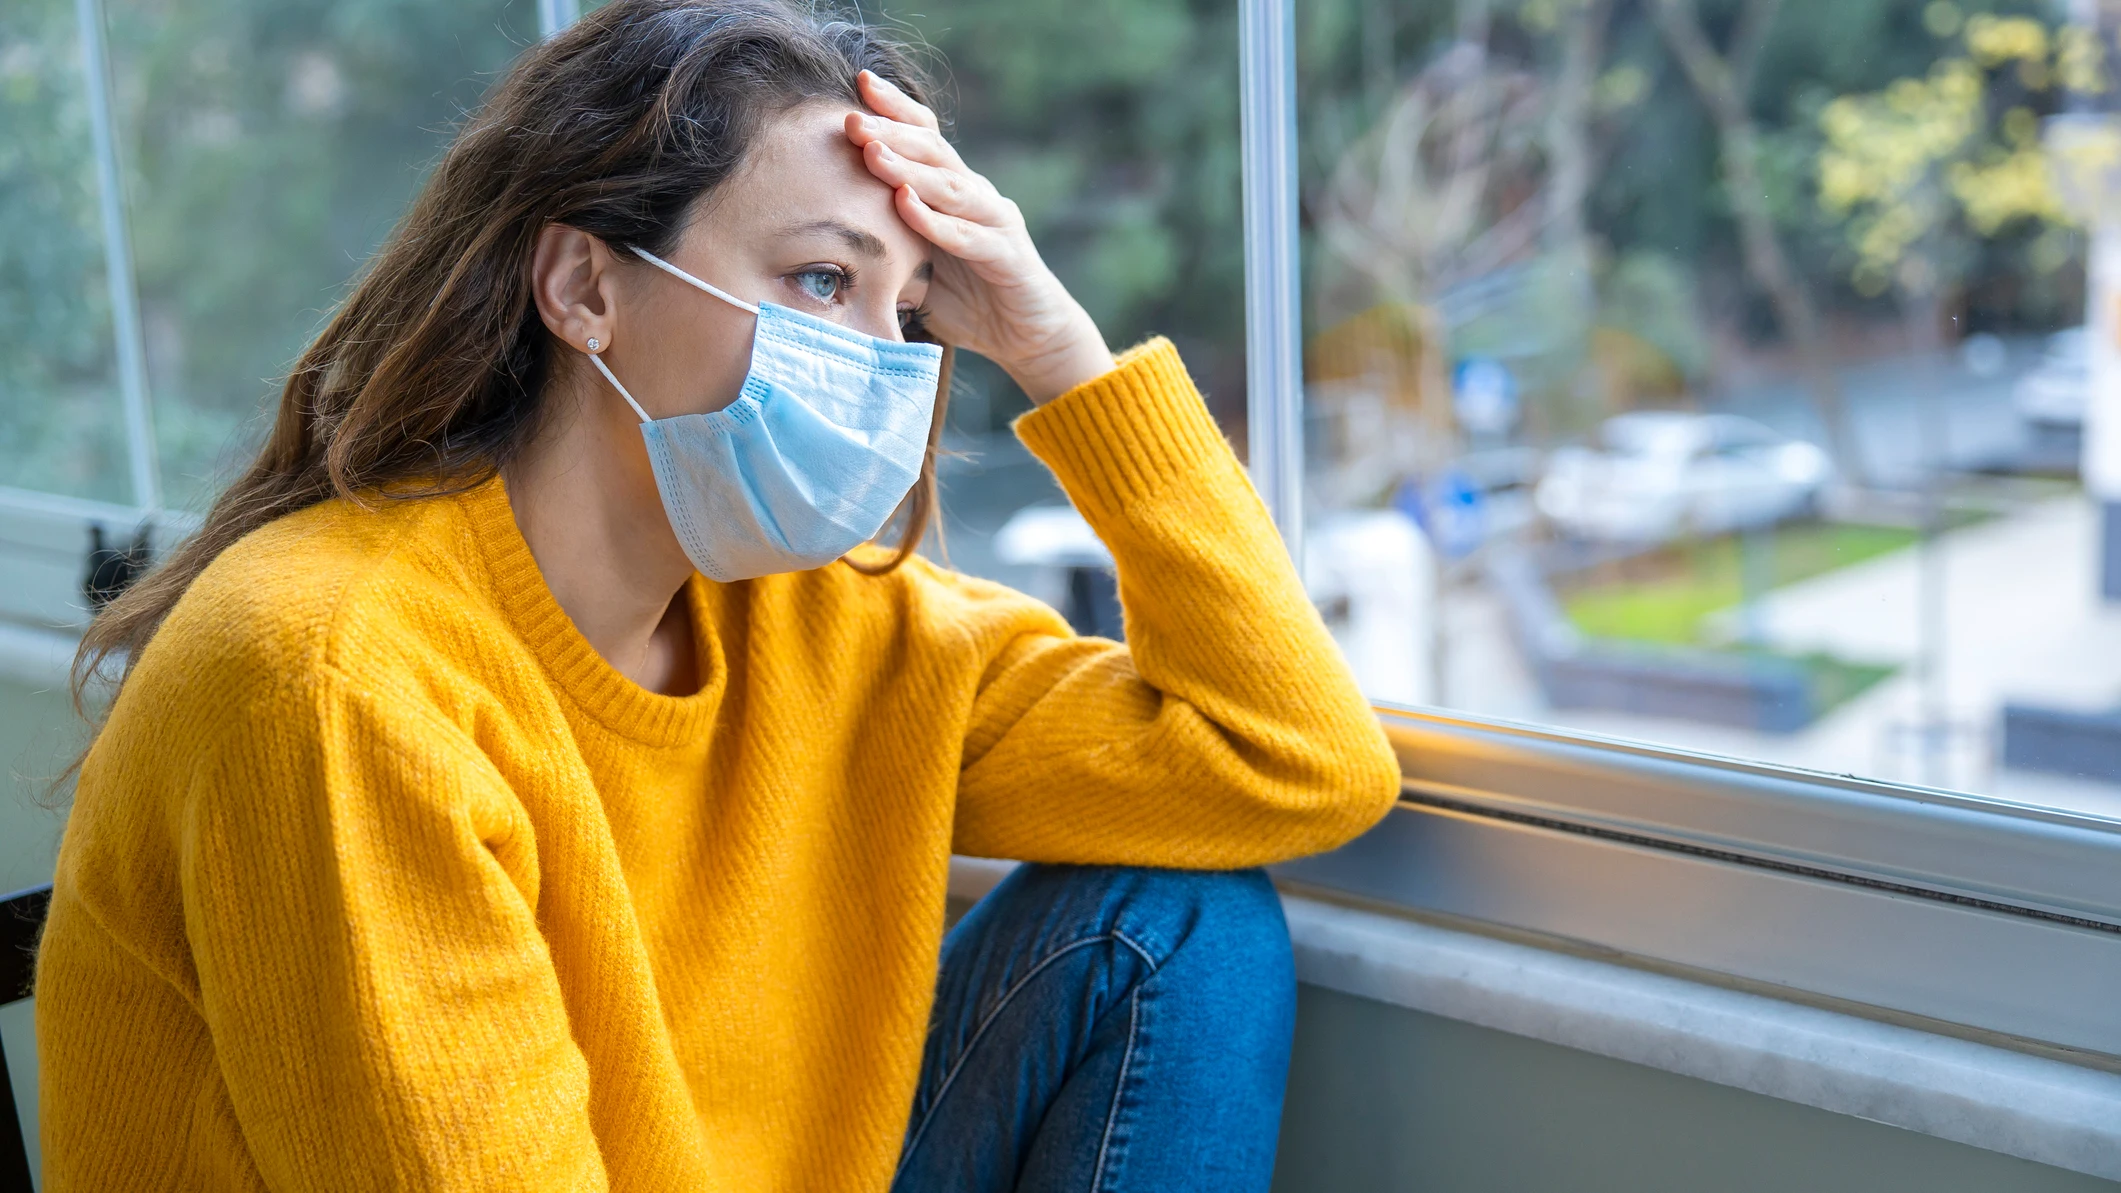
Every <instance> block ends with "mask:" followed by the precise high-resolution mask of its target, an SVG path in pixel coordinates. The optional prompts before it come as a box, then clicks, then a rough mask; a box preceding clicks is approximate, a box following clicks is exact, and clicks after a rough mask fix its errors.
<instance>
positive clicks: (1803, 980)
mask: <svg viewBox="0 0 2121 1193" xmlns="http://www.w3.org/2000/svg"><path fill="white" fill-rule="evenodd" d="M1378 714H1379V717H1380V718H1381V720H1382V721H1383V724H1384V726H1385V730H1386V733H1387V735H1388V736H1389V737H1390V738H1391V740H1392V743H1393V746H1394V748H1395V750H1396V751H1397V753H1398V755H1399V759H1400V766H1401V770H1402V773H1403V774H1404V776H1405V786H1404V788H1403V791H1402V795H1401V798H1400V801H1399V804H1398V805H1397V806H1396V807H1395V808H1394V809H1393V810H1392V811H1391V812H1390V813H1389V814H1387V816H1386V817H1385V819H1384V820H1383V821H1382V822H1381V823H1380V824H1378V825H1377V827H1375V828H1374V829H1372V830H1371V831H1370V832H1369V833H1367V834H1365V835H1364V836H1362V837H1361V838H1359V839H1357V840H1356V841H1354V842H1352V843H1350V844H1349V845H1347V846H1344V847H1343V848H1341V849H1339V850H1336V851H1334V852H1331V853H1327V854H1323V855H1320V856H1318V857H1314V858H1307V859H1304V860H1302V861H1298V862H1293V863H1289V864H1287V865H1284V866H1281V867H1278V868H1277V871H1276V873H1277V877H1280V878H1283V879H1285V880H1291V881H1295V882H1298V883H1301V884H1304V885H1307V886H1312V887H1317V888H1322V889H1325V890H1328V891H1333V892H1338V893H1341V894H1345V895H1353V896H1357V897H1359V898H1362V899H1366V900H1372V901H1377V902H1382V903H1386V904H1389V905H1391V906H1394V907H1398V908H1401V909H1405V910H1408V911H1412V912H1415V913H1419V914H1433V915H1441V916H1445V917H1448V918H1450V919H1452V920H1456V921H1464V922H1471V923H1477V924H1486V925H1491V926H1494V927H1497V928H1501V929H1505V930H1510V931H1517V932H1528V933H1532V934H1535V935H1537V936H1540V937H1545V938H1550V939H1553V940H1555V941H1556V942H1557V943H1561V944H1563V945H1564V946H1565V947H1577V948H1584V949H1588V950H1590V951H1592V952H1595V953H1598V954H1601V955H1618V956H1620V957H1622V958H1626V959H1631V960H1633V961H1635V962H1637V963H1643V964H1649V965H1651V966H1653V967H1676V968H1679V969H1682V970H1684V971H1687V972H1689V973H1693V974H1696V975H1698V976H1706V977H1711V978H1717V977H1720V978H1727V979H1730V980H1733V981H1736V982H1738V983H1740V984H1743V985H1748V986H1752V987H1758V988H1766V989H1771V990H1779V991H1782V992H1784V993H1786V994H1787V995H1789V996H1793V997H1798V998H1800V999H1804V998H1814V999H1824V1000H1829V1001H1831V1002H1833V1003H1835V1004H1837V1005H1847V1006H1855V1007H1869V1008H1874V1009H1876V1010H1877V1011H1879V1012H1882V1013H1886V1014H1888V1015H1889V1016H1894V1017H1901V1016H1912V1017H1915V1018H1917V1019H1920V1020H1923V1021H1929V1022H1933V1023H1936V1024H1940V1025H1955V1026H1956V1027H1959V1028H1964V1029H1970V1030H1972V1031H1974V1032H1978V1033H1992V1034H1994V1035H1995V1036H1998V1037H2006V1038H2009V1039H2011V1040H2016V1041H2029V1042H2032V1043H2034V1044H2038V1045H2045V1046H2051V1047H2054V1048H2060V1049H2065V1050H2070V1051H2073V1052H2079V1053H2084V1054H2087V1056H2086V1059H2088V1060H2092V1061H2093V1062H2094V1063H2100V1064H2105V1065H2113V1064H2121V1000H2117V999H2116V998H2114V991H2116V990H2121V824H2117V823H2115V822H2112V821H2105V820H2100V819H2098V818H2096V817H2088V816H2073V815H2070V814H2068V813H2063V812H2057V811H2050V810H2046V809H2040V808H2030V807H2019V806H2015V805H2009V804H2004V803H2001V802H1998V801H1993V800H1985V799H1982V798H1979V797H1976V796H1968V795H1960V794H1955V793H1951V792H1944V791H1930V790H1923V789H1915V788H1905V787H1897V786H1894V785H1892V784H1887V783H1874V782H1867V781H1864V780H1859V779H1853V778H1846V777H1840V776H1831V775H1823V774H1813V773H1809V772H1804V771H1796V770H1789V769H1784V768H1778V767H1772V766H1766V765H1761V764H1755V763H1748V762H1744V761H1739V760H1732V759H1722V758H1713V757H1708V756H1703V755H1694V754H1687V753H1684V752H1681V751H1676V750H1665V749H1657V748H1653V747H1647V746H1640V745H1635V744H1632V743H1626V742H1619V741H1608V740H1601V739H1597V738H1591V737H1584V736H1580V735H1574V734H1566V733H1559V732H1554V731H1550V730H1546V729H1541V728H1537V727H1533V726H1525V725H1517V724H1512V723H1509V722H1504V721H1496V720H1488V719H1484V718H1479V717H1473V716H1468V715H1464V714H1456V713H1444V712H1438V711H1417V710H1412V709H1402V708H1389V707H1381V708H1379V710H1378ZM2089 1054H2096V1056H2092V1055H2089Z"/></svg>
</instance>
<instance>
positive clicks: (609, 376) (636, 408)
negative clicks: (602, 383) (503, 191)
mask: <svg viewBox="0 0 2121 1193" xmlns="http://www.w3.org/2000/svg"><path fill="white" fill-rule="evenodd" d="M583 355H584V356H587V357H588V358H589V363H590V364H593V365H595V366H596V367H597V372H599V373H602V374H604V380H606V381H609V382H611V388H613V389H615V390H618V391H619V396H620V397H622V398H624V399H626V404H627V405H628V406H631V407H633V412H634V413H635V414H638V415H640V416H641V421H642V422H644V423H652V422H654V421H655V420H654V419H652V418H650V417H648V412H647V411H646V410H643V409H641V404H640V403H639V402H636V401H634V400H633V395H632V394H630V393H627V392H626V387H625V386H623V385H620V384H619V379H618V377H617V376H615V375H614V374H613V373H612V371H611V366H610V365H607V364H605V363H604V358H603V357H601V356H598V355H597V354H596V353H594V352H585V353H583Z"/></svg>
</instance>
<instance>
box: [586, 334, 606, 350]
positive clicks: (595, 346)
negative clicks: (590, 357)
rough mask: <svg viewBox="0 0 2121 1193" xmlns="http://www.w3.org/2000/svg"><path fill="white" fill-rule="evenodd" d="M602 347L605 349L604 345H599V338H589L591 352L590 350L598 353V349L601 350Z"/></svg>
mask: <svg viewBox="0 0 2121 1193" xmlns="http://www.w3.org/2000/svg"><path fill="white" fill-rule="evenodd" d="M601 347H603V345H602V344H599V343H597V338H596V337H595V336H591V337H589V350H590V351H591V352H595V351H596V350H597V349H599V348H601Z"/></svg>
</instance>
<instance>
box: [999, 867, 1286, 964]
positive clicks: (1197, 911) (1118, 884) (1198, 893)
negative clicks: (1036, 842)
mask: <svg viewBox="0 0 2121 1193" xmlns="http://www.w3.org/2000/svg"><path fill="white" fill-rule="evenodd" d="M1022 871H1023V872H1020V873H1019V874H1018V875H1016V876H1015V880H1016V881H1015V882H1014V883H1013V885H1017V886H1018V887H1019V893H1020V894H1021V895H1023V896H1028V897H1031V898H1036V899H1058V900H1066V901H1069V902H1076V903H1078V905H1081V906H1083V907H1084V910H1085V911H1086V912H1088V913H1089V914H1090V915H1091V916H1092V917H1093V918H1095V919H1096V920H1097V921H1098V922H1099V924H1100V926H1101V927H1102V929H1103V930H1105V931H1108V932H1110V933H1112V934H1113V935H1115V936H1117V937H1120V938H1122V939H1124V940H1126V941H1127V942H1128V943H1129V944H1130V945H1132V946H1134V947H1135V948H1138V949H1140V950H1142V951H1143V952H1145V953H1147V954H1148V955H1149V959H1150V960H1151V961H1152V963H1154V964H1156V965H1157V966H1159V967H1161V966H1163V965H1165V964H1167V963H1168V962H1169V961H1170V960H1171V959H1173V958H1174V957H1176V956H1177V955H1178V954H1179V953H1181V952H1185V953H1189V954H1193V955H1196V956H1200V955H1203V954H1205V955H1207V956H1202V960H1213V959H1220V960H1221V961H1224V962H1226V963H1229V964H1230V965H1232V966H1234V967H1235V968H1236V969H1240V970H1244V971H1247V972H1252V973H1257V974H1259V975H1260V976H1261V977H1264V978H1275V977H1278V976H1279V975H1280V973H1282V972H1289V973H1293V964H1292V962H1291V960H1290V958H1289V929H1288V924H1287V921H1286V920H1284V919H1283V918H1282V910H1281V898H1280V896H1279V895H1278V894H1276V892H1275V890H1274V884H1273V883H1272V882H1271V881H1269V880H1268V878H1267V875H1266V872H1265V871H1263V870H1257V869H1252V870H1171V869H1160V868H1153V867H1147V866H1050V865H1027V866H1025V867H1022ZM1290 980H1292V981H1293V977H1292V978H1291V979H1290Z"/></svg>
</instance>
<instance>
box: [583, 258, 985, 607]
mask: <svg viewBox="0 0 2121 1193" xmlns="http://www.w3.org/2000/svg"><path fill="white" fill-rule="evenodd" d="M633 251H634V252H635V253H636V254H638V255H639V256H640V257H641V259H642V260H644V261H647V262H648V263H649V264H651V265H653V266H655V267H656V268H658V269H661V270H663V271H664V272H665V273H668V274H671V275H672V276H674V277H677V278H679V279H681V280H683V281H685V282H688V283H690V284H692V285H693V286H696V287H698V288H699V289H701V290H705V291H706V292H707V293H709V294H712V295H714V296H715V297H716V298H719V299H721V300H722V301H723V302H726V303H729V304H730V305H731V306H736V307H741V308H742V309H744V310H746V311H749V312H751V313H752V314H754V315H756V316H758V327H757V328H756V329H755V330H754V331H753V332H752V333H751V369H750V371H749V372H748V373H746V374H745V376H744V387H743V389H742V390H741V391H740V392H739V393H738V395H737V399H736V401H734V402H732V403H730V404H729V405H728V406H726V407H724V408H722V409H720V410H715V411H710V412H708V413H706V414H681V415H678V416H677V417H675V418H650V417H649V416H648V412H647V411H646V410H643V409H641V404H640V403H639V402H636V401H634V399H633V395H632V394H630V393H628V392H626V387H625V386H624V385H621V384H620V383H619V379H618V378H617V377H615V376H613V375H612V372H611V369H610V367H609V366H607V365H606V364H605V363H604V362H603V360H602V359H601V358H599V357H598V356H597V355H596V354H595V353H591V354H590V356H589V361H590V363H591V364H594V365H595V366H596V367H597V371H598V372H600V373H602V374H604V379H605V380H606V381H609V382H611V384H612V387H613V388H615V389H617V390H618V391H619V396H620V397H622V398H625V399H626V403H627V405H629V406H632V407H633V412H634V413H635V414H638V415H640V416H641V437H642V438H643V439H645V440H646V441H647V443H648V459H649V462H650V463H651V464H653V465H654V467H655V484H656V489H657V491H659V492H660V493H661V494H662V497H663V510H664V512H665V513H666V514H668V515H669V516H670V528H671V529H672V530H674V531H676V532H677V536H678V544H679V545H680V546H682V547H683V548H684V549H685V555H686V557H687V558H689V559H691V560H692V566H694V567H696V568H698V569H700V573H701V574H702V575H704V576H707V577H708V578H709V579H713V580H720V581H723V582H725V583H726V582H728V581H731V580H749V579H751V578H753V577H755V576H766V575H771V574H773V573H775V572H798V571H804V570H806V569H809V568H814V567H822V566H824V565H825V564H828V563H831V562H832V561H833V560H835V559H838V558H839V557H840V556H842V555H845V554H846V553H847V552H848V551H850V550H852V549H853V548H855V547H857V546H859V545H861V544H862V543H865V542H868V541H869V540H870V539H872V538H875V537H876V534H877V532H878V531H880V530H882V529H883V528H884V523H885V522H886V521H888V520H890V518H891V515H892V513H893V512H894V511H895V510H897V509H898V507H899V503H900V502H902V501H904V500H905V497H906V494H907V493H908V492H909V491H911V490H912V488H913V483H914V482H915V481H916V480H918V479H919V478H920V474H921V463H922V461H923V460H924V459H925V458H926V456H927V452H928V427H929V423H930V422H931V421H932V420H933V418H934V417H935V396H936V378H937V376H938V374H939V373H940V371H941V368H942V359H943V350H942V348H941V347H939V346H937V345H935V344H902V343H899V342H897V341H895V340H886V339H881V338H879V337H877V336H872V335H864V334H863V333H861V332H858V331H854V330H851V329H849V328H845V327H841V326H839V325H838V324H835V323H827V322H826V321H824V320H822V319H818V318H816V317H814V316H810V315H805V314H803V313H802V312H800V311H792V310H789V309H788V308H787V307H783V306H777V305H775V304H773V303H770V302H769V303H762V304H760V305H758V306H753V305H752V304H750V303H748V302H745V301H743V300H742V299H740V298H737V297H735V296H734V295H731V294H727V293H725V292H723V291H722V290H719V289H717V288H716V287H714V286H711V285H709V284H707V283H706V282H703V281H701V280H700V279H698V278H696V277H693V276H692V275H691V274H689V273H686V272H685V271H684V270H682V269H679V268H678V267H677V266H675V265H672V264H670V263H669V262H667V261H664V260H662V259H660V258H658V257H655V256H654V255H652V254H649V253H646V252H643V251H642V250H640V249H634V250H633Z"/></svg>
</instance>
